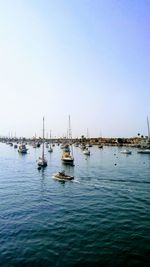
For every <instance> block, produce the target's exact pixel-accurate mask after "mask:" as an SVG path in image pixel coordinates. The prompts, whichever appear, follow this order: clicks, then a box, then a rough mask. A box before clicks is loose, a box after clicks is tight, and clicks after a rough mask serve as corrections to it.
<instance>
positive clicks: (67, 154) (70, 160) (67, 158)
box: [8, 117, 150, 180]
mask: <svg viewBox="0 0 150 267" xmlns="http://www.w3.org/2000/svg"><path fill="white" fill-rule="evenodd" d="M69 132H70V134H69V140H70V143H71V144H70V143H64V144H62V145H61V149H62V150H63V153H62V158H61V160H62V163H64V164H68V165H71V166H74V156H73V146H72V137H71V129H70V117H69ZM50 139H51V135H50ZM8 144H9V145H10V146H13V143H12V142H8ZM41 145H42V155H41V156H40V157H39V159H38V160H37V165H38V169H39V170H40V169H42V168H45V167H46V166H47V165H48V162H47V159H46V156H45V153H44V152H45V147H46V148H47V149H48V152H50V153H52V152H53V148H52V147H53V146H55V144H54V143H53V144H51V143H50V144H49V143H47V142H45V138H44V117H43V138H42V140H41V142H34V143H33V144H32V146H33V148H37V147H40V146H41ZM58 145H59V144H58ZM74 146H75V147H80V148H81V149H82V151H83V154H84V155H86V156H90V154H91V152H90V149H89V148H90V147H92V144H85V143H82V144H79V143H75V144H74ZM14 148H15V149H17V148H18V152H19V153H20V154H26V153H27V151H28V148H27V147H26V144H24V143H22V144H14ZM98 148H100V149H102V148H103V144H98ZM137 153H140V154H150V146H149V147H146V148H142V149H139V150H138V151H137ZM121 154H126V155H131V154H132V151H131V150H129V149H128V148H126V149H124V150H121ZM54 177H55V178H56V179H58V180H72V179H73V178H74V177H73V176H69V175H67V174H65V172H64V171H61V172H58V173H57V174H55V175H54Z"/></svg>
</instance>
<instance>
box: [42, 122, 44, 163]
mask: <svg viewBox="0 0 150 267" xmlns="http://www.w3.org/2000/svg"><path fill="white" fill-rule="evenodd" d="M42 160H43V161H44V117H43V151H42Z"/></svg>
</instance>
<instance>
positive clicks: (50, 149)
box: [48, 131, 53, 153]
mask: <svg viewBox="0 0 150 267" xmlns="http://www.w3.org/2000/svg"><path fill="white" fill-rule="evenodd" d="M48 152H50V153H52V152H53V149H52V145H51V131H50V145H49V150H48Z"/></svg>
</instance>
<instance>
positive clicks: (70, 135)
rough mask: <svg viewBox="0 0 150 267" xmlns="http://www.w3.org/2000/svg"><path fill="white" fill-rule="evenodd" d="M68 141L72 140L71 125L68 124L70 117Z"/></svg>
mask: <svg viewBox="0 0 150 267" xmlns="http://www.w3.org/2000/svg"><path fill="white" fill-rule="evenodd" d="M68 134H69V139H72V134H71V123H70V115H69V133H68Z"/></svg>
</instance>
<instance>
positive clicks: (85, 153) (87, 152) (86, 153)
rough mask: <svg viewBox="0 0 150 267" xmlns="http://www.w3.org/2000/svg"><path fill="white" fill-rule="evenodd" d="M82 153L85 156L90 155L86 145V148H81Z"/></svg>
mask: <svg viewBox="0 0 150 267" xmlns="http://www.w3.org/2000/svg"><path fill="white" fill-rule="evenodd" d="M83 154H84V155H86V156H90V150H89V149H88V148H87V147H86V148H85V149H84V150H83Z"/></svg>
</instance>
